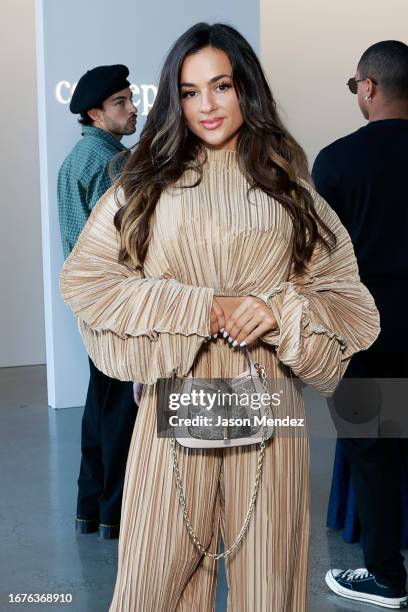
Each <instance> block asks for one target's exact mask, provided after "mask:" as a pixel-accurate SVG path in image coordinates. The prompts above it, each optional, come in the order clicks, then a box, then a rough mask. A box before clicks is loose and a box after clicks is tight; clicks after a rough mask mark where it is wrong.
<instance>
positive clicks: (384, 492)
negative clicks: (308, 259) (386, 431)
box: [329, 342, 408, 588]
mask: <svg viewBox="0 0 408 612" xmlns="http://www.w3.org/2000/svg"><path fill="white" fill-rule="evenodd" d="M407 377H408V353H407V352H395V351H389V350H388V349H387V350H384V346H383V345H382V344H381V342H380V343H375V344H374V345H373V346H372V347H371V348H370V349H368V350H367V351H365V352H362V353H359V354H357V355H355V356H354V357H353V358H352V360H351V363H350V365H349V368H348V370H347V372H346V378H345V380H344V381H343V383H344V384H345V385H347V378H355V379H356V378H364V379H367V378H371V379H374V378H407ZM368 389H369V387H368ZM339 395H341V393H340V389H339V391H338V392H337V391H336V393H335V394H334V396H333V398H331V400H330V402H329V404H330V408H331V410H333V409H334V410H336V411H337V412H339V410H340V411H341V410H342V409H343V408H346V410H347V407H344V406H341V405H340V406H339V405H337V404H336V397H337V396H339ZM343 399H344V394H343ZM405 401H406V398H401V402H403V403H405ZM402 406H403V404H402ZM366 408H368V413H369V412H370V410H369V407H368V406H367V407H366ZM338 433H339V436H341V435H342V433H341V431H339V430H338ZM407 442H408V441H407V440H406V439H403V438H401V439H398V438H386V437H383V438H381V437H378V438H375V437H371V438H364V439H363V438H352V437H348V438H345V437H339V443H340V444H341V447H342V450H343V452H344V455H345V457H346V459H347V460H348V462H349V465H350V477H351V481H352V485H353V488H354V493H355V499H356V507H357V514H358V517H359V521H360V524H361V532H362V546H363V552H364V560H365V565H366V567H367V569H368V570H369V571H370V572H371V573H373V574H374V575H375V577H376V579H377V580H378V582H380V583H382V584H386V585H388V586H395V587H397V588H401V587H404V586H405V582H406V578H407V573H406V571H405V568H404V559H403V557H402V555H401V554H400V535H401V492H400V483H401V468H402V466H403V464H404V462H406V461H407V449H408V446H407ZM405 520H408V517H405Z"/></svg>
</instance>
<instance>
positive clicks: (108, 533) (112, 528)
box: [98, 523, 120, 540]
mask: <svg viewBox="0 0 408 612" xmlns="http://www.w3.org/2000/svg"><path fill="white" fill-rule="evenodd" d="M119 527H120V525H105V524H104V523H99V530H98V531H99V539H100V540H117V539H118V537H119Z"/></svg>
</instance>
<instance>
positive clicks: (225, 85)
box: [217, 83, 231, 91]
mask: <svg viewBox="0 0 408 612" xmlns="http://www.w3.org/2000/svg"><path fill="white" fill-rule="evenodd" d="M230 88H231V85H230V83H218V85H217V89H218V90H219V91H227V89H230Z"/></svg>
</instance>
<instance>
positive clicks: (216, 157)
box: [205, 147, 237, 166]
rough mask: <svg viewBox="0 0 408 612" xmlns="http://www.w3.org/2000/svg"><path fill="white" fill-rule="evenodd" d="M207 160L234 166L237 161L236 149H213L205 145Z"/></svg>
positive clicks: (212, 162)
mask: <svg viewBox="0 0 408 612" xmlns="http://www.w3.org/2000/svg"><path fill="white" fill-rule="evenodd" d="M205 152H206V154H207V162H209V163H211V164H220V165H224V166H233V165H236V163H237V151H236V149H211V148H209V147H205Z"/></svg>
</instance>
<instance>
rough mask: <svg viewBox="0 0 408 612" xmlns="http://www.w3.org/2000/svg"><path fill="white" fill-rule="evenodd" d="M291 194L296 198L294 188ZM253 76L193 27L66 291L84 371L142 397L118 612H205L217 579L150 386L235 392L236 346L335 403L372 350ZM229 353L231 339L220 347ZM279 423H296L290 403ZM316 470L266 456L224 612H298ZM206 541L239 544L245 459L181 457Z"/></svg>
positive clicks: (243, 60)
mask: <svg viewBox="0 0 408 612" xmlns="http://www.w3.org/2000/svg"><path fill="white" fill-rule="evenodd" d="M302 177H303V178H302ZM305 177H307V164H306V159H305V155H304V153H303V151H302V149H301V148H300V147H299V145H298V144H297V143H296V142H295V141H294V139H293V138H292V137H291V136H290V135H289V133H288V132H287V131H286V130H285V128H284V127H283V125H282V123H281V121H280V119H279V117H278V115H277V112H276V108H275V102H274V99H273V97H272V94H271V91H270V89H269V86H268V84H267V82H266V79H265V76H264V74H263V72H262V68H261V66H260V64H259V61H258V59H257V57H256V55H255V53H254V51H253V50H252V49H251V47H250V46H249V44H248V43H247V42H246V40H245V39H244V38H243V37H242V36H241V35H240V34H239V33H238V32H237V31H236V30H234V29H233V28H231V27H228V26H225V25H222V24H215V25H212V26H209V25H207V24H203V23H201V24H197V25H195V26H193V27H192V28H191V29H189V30H188V31H187V32H186V33H185V34H183V35H182V36H181V37H180V38H179V39H178V40H177V42H176V43H175V45H174V46H173V48H172V49H171V51H170V52H169V55H168V57H167V59H166V61H165V63H164V67H163V70H162V74H161V78H160V83H159V88H158V93H157V98H156V101H155V104H154V106H153V108H152V109H151V111H150V113H149V116H148V118H147V122H146V126H145V128H144V130H143V133H142V135H141V139H140V142H139V144H138V146H137V148H136V149H135V150H134V151H133V153H132V155H131V157H130V159H129V160H128V162H127V165H126V168H125V172H124V174H123V175H122V177H121V179H120V181H119V183H118V184H117V186H116V191H115V189H114V188H112V189H111V190H110V191H109V192H108V193H107V194H106V195H105V196H104V197H103V198H102V199H101V200H100V202H99V203H98V205H97V207H96V209H95V210H94V212H93V214H92V216H91V218H90V220H89V222H88V224H87V226H86V228H85V229H84V231H83V233H82V235H81V237H80V239H79V241H78V243H77V245H76V247H75V249H74V251H73V253H72V255H71V257H70V258H69V259H68V260H67V262H66V264H65V266H64V269H63V272H62V276H61V287H62V294H63V297H64V300H65V301H66V302H67V304H69V305H70V307H71V308H72V309H73V311H74V312H75V314H76V315H77V317H78V319H79V325H80V330H81V333H82V336H83V339H84V342H85V344H86V347H87V350H88V352H89V354H90V356H91V358H92V359H93V360H94V362H95V363H96V365H97V366H98V367H99V368H100V369H101V370H102V371H104V372H107V373H108V374H110V375H111V376H114V377H117V378H119V379H121V380H138V381H141V382H143V383H144V384H145V385H146V386H145V387H144V391H143V396H142V400H141V406H140V409H139V414H138V418H137V422H136V425H135V429H134V433H133V439H132V444H131V448H130V452H129V457H128V464H127V473H126V481H125V490H124V501H123V506H122V519H121V533H120V542H119V570H118V577H117V582H116V588H115V593H114V597H113V602H112V605H111V611H112V612H113V611H121V612H131V611H132V612H133V611H135V612H136V611H137V612H139V611H141V610H143V611H146V612H147V611H149V612H150V611H157V612H167V611H172V610H177V612H180V611H184V610H186V611H187V610H188V611H189V612H190V611H191V610H197V611H200V612H203V611H205V610H212V609H213V607H214V597H215V584H216V571H217V564H216V562H215V561H214V560H212V559H211V558H209V557H206V556H203V555H202V554H201V553H200V551H199V550H198V549H197V547H196V546H195V545H194V543H193V542H192V541H191V539H190V535H189V533H188V531H187V529H186V526H185V524H184V522H183V515H182V512H181V510H180V508H179V502H178V491H177V488H176V486H175V483H174V481H173V473H172V471H173V468H172V456H171V445H170V441H169V440H168V439H165V438H158V437H157V435H156V431H155V429H156V414H155V408H156V401H157V393H156V387H157V385H156V384H155V383H156V381H157V380H158V379H159V378H166V377H170V376H172V375H173V374H176V375H177V376H179V377H183V376H186V374H187V373H188V372H189V370H190V368H191V367H192V366H193V374H194V375H195V376H197V377H201V378H204V377H207V378H208V377H210V376H211V377H230V376H231V377H232V376H236V375H238V374H239V373H240V372H243V371H244V370H245V369H246V363H245V355H244V353H243V351H242V349H241V348H240V347H242V346H245V345H246V346H247V347H248V349H249V350H250V352H251V355H252V358H253V359H254V361H259V362H262V363H263V365H264V366H265V368H266V370H267V373H268V377H269V378H271V379H273V378H283V379H284V378H290V377H291V376H293V374H295V375H296V376H297V377H299V378H301V379H302V380H303V381H305V382H307V383H309V384H312V385H314V386H315V387H316V388H318V389H319V390H321V391H322V392H323V393H326V394H329V393H331V392H332V391H333V390H334V388H335V386H336V384H337V382H338V381H339V379H340V378H341V376H342V375H343V373H344V371H345V369H346V367H347V364H348V362H349V360H350V357H351V356H352V354H353V353H355V352H357V351H360V350H362V349H365V348H367V347H368V346H369V345H370V344H371V343H372V342H373V341H374V340H375V338H376V336H377V334H378V329H379V328H378V313H377V310H376V308H375V305H374V302H373V300H372V298H371V296H370V294H369V293H368V291H367V290H366V289H365V287H364V286H363V285H362V284H361V283H360V281H359V276H358V270H357V266H356V261H355V258H354V253H353V249H352V246H351V243H350V240H349V236H348V234H347V233H346V231H345V230H344V228H343V227H342V226H341V224H340V222H339V220H338V218H337V217H336V215H335V214H334V213H333V211H332V210H331V209H330V208H329V206H328V205H327V204H326V202H324V201H323V200H322V199H321V198H319V197H318V195H317V194H316V193H315V192H314V191H313V189H312V188H311V187H310V185H309V184H308V183H307V182H306V181H305V180H304V178H305ZM225 336H226V338H225ZM290 400H291V401H290V406H286V407H285V410H286V411H287V410H290V415H291V416H295V417H296V416H298V417H299V416H300V417H301V416H302V414H303V406H302V401H301V398H300V395H299V393H298V392H293V394H292V395H291V398H290ZM308 453H309V451H308V443H307V439H306V437H305V436H279V435H277V436H276V437H275V438H274V439H272V440H271V441H269V442H268V443H267V446H266V449H265V456H264V468H263V474H262V482H261V487H260V491H259V494H258V499H257V502H256V506H255V511H254V514H253V517H252V521H251V524H250V527H249V530H248V533H247V535H246V538H245V540H244V542H243V543H242V544H241V545H240V546H239V547H238V548H237V550H236V551H235V552H234V554H232V555H230V556H229V557H228V558H227V561H226V571H227V577H228V585H229V595H228V597H229V608H228V609H230V610H240V611H243V610H248V611H249V610H251V611H254V610H256V611H259V612H267V611H269V610H270V611H272V610H274V611H279V612H280V611H281V610H285V612H289V611H291V610H292V611H293V612H301V611H302V610H306V606H307V566H308V560H307V557H308V536H309V514H308V513H309V493H308V471H309V454H308ZM177 456H178V462H179V466H180V472H181V477H182V480H183V487H184V490H185V491H186V497H187V504H188V509H189V513H190V518H191V522H192V524H193V526H194V527H195V529H196V531H197V534H198V537H199V540H200V541H201V542H202V543H203V544H204V546H205V548H206V549H208V550H210V551H215V550H217V547H218V543H219V538H220V532H222V537H223V540H224V545H225V547H226V548H228V547H229V546H230V545H231V544H232V543H233V542H234V540H235V539H236V536H237V534H238V532H239V530H240V528H241V526H242V523H243V521H244V518H245V514H246V511H247V507H248V503H249V500H250V497H251V493H252V488H253V482H254V478H255V472H256V467H257V462H258V449H257V447H256V446H248V447H237V448H235V449H228V450H216V451H214V450H213V451H208V450H207V451H206V450H192V449H187V448H182V447H180V446H178V447H177Z"/></svg>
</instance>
